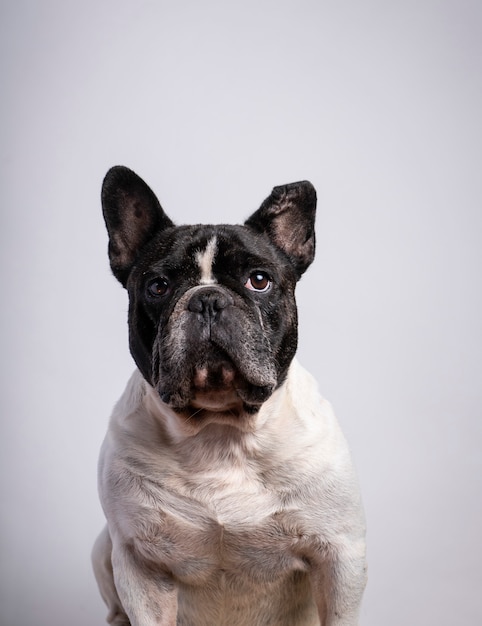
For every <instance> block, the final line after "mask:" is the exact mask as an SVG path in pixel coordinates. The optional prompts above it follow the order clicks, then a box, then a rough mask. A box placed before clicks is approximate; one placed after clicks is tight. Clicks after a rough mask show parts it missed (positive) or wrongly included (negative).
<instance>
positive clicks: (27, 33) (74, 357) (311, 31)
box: [0, 0, 482, 626]
mask: <svg viewBox="0 0 482 626" xmlns="http://www.w3.org/2000/svg"><path fill="white" fill-rule="evenodd" d="M481 17H482V4H481V3H480V2H479V1H478V0H473V1H471V0H445V1H442V0H440V1H435V0H432V1H430V0H405V1H404V2H401V1H399V2H388V1H385V2H383V1H381V0H378V1H377V0H366V1H361V0H359V1H357V0H345V1H338V2H328V1H327V2H323V1H318V2H315V1H314V0H312V1H309V0H292V1H286V0H281V1H280V0H276V1H275V0H257V1H253V0H243V1H242V2H227V1H224V2H222V1H218V2H215V1H205V2H201V1H199V2H195V1H188V0H178V1H176V2H174V1H173V2H166V1H154V0H151V1H148V0H137V1H130V2H129V1H125V0H106V1H99V2H94V1H91V0H88V1H87V0H86V1H83V2H78V1H76V2H70V1H66V0H43V1H42V2H36V1H34V0H16V2H15V3H13V2H11V3H8V5H7V3H6V2H3V3H2V8H1V18H0V62H1V85H2V87H1V91H2V95H1V100H0V102H1V105H0V106H1V136H0V156H1V170H0V171H1V188H0V194H1V210H2V213H1V216H2V225H1V239H2V241H1V250H0V253H1V264H0V267H1V272H2V277H1V287H2V306H1V355H2V377H1V381H2V395H1V398H2V420H1V448H2V450H1V542H2V543H1V557H0V567H1V596H0V612H1V624H2V626H31V625H32V626H33V625H35V626H53V625H55V626H57V625H60V624H69V626H85V625H86V624H90V625H94V624H99V625H100V624H102V623H103V620H104V616H105V610H104V607H103V604H102V601H101V600H100V597H99V595H98V593H97V590H96V587H95V582H94V579H93V576H92V574H91V570H90V562H89V552H90V547H91V544H92V542H93V540H94V538H95V536H96V534H97V532H98V530H99V529H100V527H101V525H102V523H103V515H102V512H101V509H100V506H99V504H98V500H97V493H96V461H97V454H98V449H99V446H100V443H101V441H102V438H103V435H104V432H105V428H106V425H107V419H108V416H109V413H110V409H111V407H112V405H113V403H114V402H115V401H116V399H117V397H118V396H119V395H120V393H121V391H122V389H123V386H124V384H125V382H126V380H127V377H128V375H129V374H130V372H131V370H132V368H133V363H132V361H131V358H130V356H129V354H128V349H127V333H126V321H125V314H126V308H127V300H126V295H125V293H124V292H123V290H122V288H121V287H120V285H118V284H117V282H116V281H115V280H114V278H113V277H111V275H110V271H109V268H108V261H107V255H106V246H107V237H106V234H105V230H104V225H103V221H102V217H101V212H100V203H99V190H100V185H101V181H102V178H103V175H104V173H105V172H106V170H107V169H108V168H109V167H110V166H111V165H114V164H125V165H128V166H130V167H131V168H133V169H134V170H136V171H137V172H138V173H139V174H140V175H142V176H143V177H144V178H145V179H146V180H147V181H148V182H149V184H151V186H152V187H153V188H154V189H155V190H156V192H157V193H158V194H159V197H160V199H161V202H162V203H163V205H164V207H165V208H166V209H167V211H168V212H169V213H170V214H171V216H172V217H173V218H174V219H175V220H176V221H178V222H181V223H182V222H189V221H214V222H219V221H228V222H236V221H241V220H243V219H244V218H245V217H247V216H248V215H249V214H250V213H251V212H252V211H253V210H254V209H256V208H257V207H258V205H259V204H260V202H261V201H262V200H263V198H264V197H265V196H266V195H267V194H268V193H269V192H270V190H271V188H272V187H273V186H274V185H277V184H282V183H287V182H291V181H295V180H299V179H301V178H308V179H310V180H311V181H312V182H313V183H314V184H315V186H316V187H317V189H318V194H319V218H318V223H317V233H318V255H317V260H316V262H315V264H314V266H313V267H312V268H311V269H310V271H309V272H308V274H307V275H306V276H305V277H304V278H303V280H302V282H301V284H300V286H299V289H298V301H299V306H300V316H301V333H300V349H299V358H300V360H301V361H302V362H303V363H304V364H305V365H306V366H307V367H308V368H310V369H311V370H312V371H313V373H314V374H315V375H316V377H317V379H318V380H319V384H320V389H321V391H322V393H323V394H324V395H325V396H326V397H328V398H329V399H330V400H331V401H332V403H333V404H334V406H335V409H336V411H337V414H338V417H339V419H340V421H341V423H342V426H343V429H344V431H345V433H346V435H347V437H348V439H349V441H350V444H351V447H352V450H353V455H354V459H355V462H356V464H357V467H358V471H359V474H360V480H361V484H362V489H363V494H364V501H365V506H366V512H367V518H368V526H369V533H368V538H369V570H370V579H369V585H368V588H367V592H366V595H365V600H364V604H363V610H362V619H361V625H362V626H407V625H410V626H427V625H434V626H435V625H437V626H452V625H453V624H464V625H465V624H466V625H472V624H473V625H475V624H479V623H482V621H481V620H482V607H481V599H480V588H481V583H482V575H481V569H480V563H481V559H482V548H481V541H480V528H481V527H482V511H481V507H482V493H481V476H482V472H481V470H482V455H481V452H480V448H481V440H482V436H481V434H482V433H481V423H482V420H481V365H482V363H481V356H480V352H481V318H482V315H481V313H482V312H481V308H482V307H481V280H480V267H481V256H482V255H481V234H482V223H481V222H482V218H481V197H482V194H481V178H482V176H481V174H482V167H481V166H482V163H481V152H482V149H481V146H482V136H481V135H482V133H481V111H482V89H481V87H482V81H481V52H482V29H481ZM227 626H228V625H227Z"/></svg>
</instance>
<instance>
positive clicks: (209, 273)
mask: <svg viewBox="0 0 482 626" xmlns="http://www.w3.org/2000/svg"><path fill="white" fill-rule="evenodd" d="M216 250H217V240H216V237H213V238H212V239H210V240H209V241H208V243H207V245H206V248H205V249H204V250H199V251H198V252H197V253H196V261H197V264H198V265H199V269H200V270H201V280H200V283H201V285H212V284H213V283H215V282H216V279H215V278H214V276H213V263H214V257H215V256H216Z"/></svg>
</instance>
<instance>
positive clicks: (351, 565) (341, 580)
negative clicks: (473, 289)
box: [93, 167, 366, 626]
mask: <svg viewBox="0 0 482 626" xmlns="http://www.w3.org/2000/svg"><path fill="white" fill-rule="evenodd" d="M102 205H103V213H104V218H105V222H106V226H107V231H108V235H109V257H110V265H111V269H112V272H113V273H114V275H115V276H116V277H117V279H118V280H119V281H120V282H121V283H122V285H123V286H124V287H125V288H126V289H127V291H128V294H129V344H130V350H131V353H132V356H133V358H134V360H135V362H136V365H137V370H136V371H135V373H134V374H133V376H132V378H131V379H130V381H129V383H128V384H127V388H126V390H125V392H124V394H123V395H122V397H121V399H120V400H119V402H118V404H117V405H116V407H115V408H114V411H113V414H112V417H111V420H110V424H109V428H108V431H107V435H106V438H105V441H104V443H103V446H102V450H101V455H100V461H99V492H100V500H101V503H102V506H103V510H104V512H105V516H106V519H107V525H106V527H105V529H104V530H103V532H102V533H101V535H100V536H99V538H98V539H97V541H96V544H95V546H94V550H93V564H94V572H95V576H96V579H97V582H98V585H99V588H100V593H101V595H102V597H103V599H104V601H105V602H106V604H107V607H108V616H107V621H108V622H109V623H110V624H114V625H116V626H121V625H123V626H125V625H128V624H131V625H132V626H315V625H316V626H354V625H356V624H357V623H358V614H359V607H360V602H361V598H362V594H363V590H364V587H365V581H366V564H365V523H364V515H363V509H362V504H361V498H360V494H359V487H358V483H357V478H356V476H355V472H354V470H353V466H352V462H351V460H350V453H349V450H348V446H347V443H346V441H345V439H344V437H343V435H342V433H341V430H340V428H339V426H338V423H337V421H336V418H335V416H334V414H333V411H332V409H331V406H330V404H329V403H328V402H327V401H326V400H324V399H323V398H322V397H321V396H320V395H319V393H318V390H317V385H316V383H315V381H314V380H313V378H312V377H311V376H310V375H309V374H308V373H307V372H306V371H305V370H304V369H303V368H302V367H301V365H299V363H298V362H297V361H296V359H295V352H296V348H297V309H296V303H295V286H296V283H297V281H298V280H299V279H300V277H301V276H302V274H303V273H304V271H305V270H306V269H307V267H308V266H309V265H310V263H311V262H312V260H313V257H314V252H315V231H314V219H315V209H316V192H315V189H314V188H313V186H312V185H311V184H310V183H309V182H306V181H304V182H298V183H293V184H289V185H284V186H280V187H275V188H274V189H273V191H272V192H271V195H270V196H269V197H268V198H267V199H266V200H265V201H264V202H263V203H262V205H261V207H260V208H259V209H258V210H257V211H256V212H254V213H253V214H252V215H251V217H250V218H249V219H248V220H247V221H246V222H245V223H244V225H242V226H241V225H236V226H234V225H218V226H212V225H193V226H175V225H174V224H173V222H172V221H171V219H170V218H169V217H168V216H167V215H166V213H165V212H164V211H163V209H162V208H161V205H160V203H159V201H158V200H157V198H156V196H155V195H154V193H153V192H152V190H151V189H150V188H149V187H148V186H147V184H146V183H145V182H144V181H143V180H142V179H141V178H139V177H138V176H137V175H136V174H135V173H134V172H132V171H131V170H130V169H128V168H125V167H114V168H112V169H111V170H109V172H108V173H107V175H106V177H105V179H104V183H103V188H102Z"/></svg>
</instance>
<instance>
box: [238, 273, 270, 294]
mask: <svg viewBox="0 0 482 626" xmlns="http://www.w3.org/2000/svg"><path fill="white" fill-rule="evenodd" d="M244 286H245V287H247V288H248V289H251V291H260V292H263V291H268V289H269V288H270V287H271V279H270V277H269V276H268V274H267V273H266V272H261V271H258V270H256V271H255V272H252V273H251V274H250V275H249V278H248V280H247V281H246V282H245V283H244Z"/></svg>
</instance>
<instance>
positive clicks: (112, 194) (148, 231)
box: [102, 165, 174, 287]
mask: <svg viewBox="0 0 482 626" xmlns="http://www.w3.org/2000/svg"><path fill="white" fill-rule="evenodd" d="M102 210H103V213H104V219H105V224H106V226H107V232H108V233H109V259H110V266H111V269H112V272H113V274H114V276H115V277H116V278H117V279H118V280H119V281H120V282H121V283H122V284H123V285H124V287H125V286H126V284H127V278H128V277H129V273H130V271H131V269H132V266H133V265H134V263H135V260H136V258H137V256H138V254H139V252H140V250H141V249H142V248H143V246H145V244H146V243H147V242H148V241H149V240H150V239H152V237H153V236H154V235H155V234H156V233H157V232H159V231H160V230H163V229H165V228H169V227H171V226H174V224H173V223H172V222H171V220H170V219H169V217H168V216H167V215H166V214H165V213H164V210H163V209H162V207H161V205H160V204H159V200H158V199H157V198H156V196H155V194H154V192H153V191H152V189H150V187H149V186H148V185H147V184H146V183H145V182H144V181H143V180H142V178H140V177H139V176H138V175H137V174H136V173H135V172H133V171H132V170H130V169H129V168H127V167H124V166H120V165H117V166H116V167H112V168H111V169H110V170H109V171H108V172H107V174H106V176H105V178H104V182H103V184H102Z"/></svg>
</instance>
